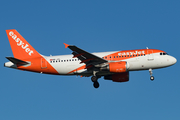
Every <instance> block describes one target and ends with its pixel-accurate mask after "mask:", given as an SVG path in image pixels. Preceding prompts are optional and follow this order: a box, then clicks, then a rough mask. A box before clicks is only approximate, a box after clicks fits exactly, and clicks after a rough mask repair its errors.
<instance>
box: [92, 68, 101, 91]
mask: <svg viewBox="0 0 180 120" xmlns="http://www.w3.org/2000/svg"><path fill="white" fill-rule="evenodd" d="M96 73H97V71H93V76H92V77H91V81H92V82H93V86H94V88H98V87H99V82H98V78H100V77H98V76H96Z"/></svg>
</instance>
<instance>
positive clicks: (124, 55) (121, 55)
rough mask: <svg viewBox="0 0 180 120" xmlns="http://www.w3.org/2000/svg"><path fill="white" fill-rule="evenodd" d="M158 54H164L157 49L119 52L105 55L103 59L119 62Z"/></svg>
mask: <svg viewBox="0 0 180 120" xmlns="http://www.w3.org/2000/svg"><path fill="white" fill-rule="evenodd" d="M159 52H164V51H162V50H157V49H139V50H126V51H119V52H116V53H113V54H110V55H106V56H104V57H103V58H104V59H105V60H109V61H119V60H126V59H129V58H135V57H138V56H145V55H148V54H153V53H159Z"/></svg>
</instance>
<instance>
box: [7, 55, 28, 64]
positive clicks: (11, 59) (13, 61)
mask: <svg viewBox="0 0 180 120" xmlns="http://www.w3.org/2000/svg"><path fill="white" fill-rule="evenodd" d="M6 58H7V59H8V60H9V61H11V62H12V63H14V64H16V65H27V64H29V63H28V62H26V61H22V60H19V59H16V58H13V57H6Z"/></svg>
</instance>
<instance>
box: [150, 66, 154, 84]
mask: <svg viewBox="0 0 180 120" xmlns="http://www.w3.org/2000/svg"><path fill="white" fill-rule="evenodd" d="M149 74H150V76H151V77H150V79H151V80H152V81H153V80H154V76H152V74H153V72H152V69H151V68H150V69H149Z"/></svg>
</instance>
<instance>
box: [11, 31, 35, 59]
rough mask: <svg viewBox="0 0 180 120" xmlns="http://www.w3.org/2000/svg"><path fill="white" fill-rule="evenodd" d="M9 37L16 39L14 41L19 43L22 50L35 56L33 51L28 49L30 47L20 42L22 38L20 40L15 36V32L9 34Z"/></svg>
mask: <svg viewBox="0 0 180 120" xmlns="http://www.w3.org/2000/svg"><path fill="white" fill-rule="evenodd" d="M9 36H11V37H12V38H13V39H14V41H15V42H16V43H17V46H21V47H22V49H24V50H25V52H27V53H28V54H29V55H30V56H31V54H33V51H32V50H31V49H30V48H28V46H29V45H28V44H24V43H23V41H22V40H20V38H18V37H17V35H16V34H14V32H13V31H10V32H9Z"/></svg>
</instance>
